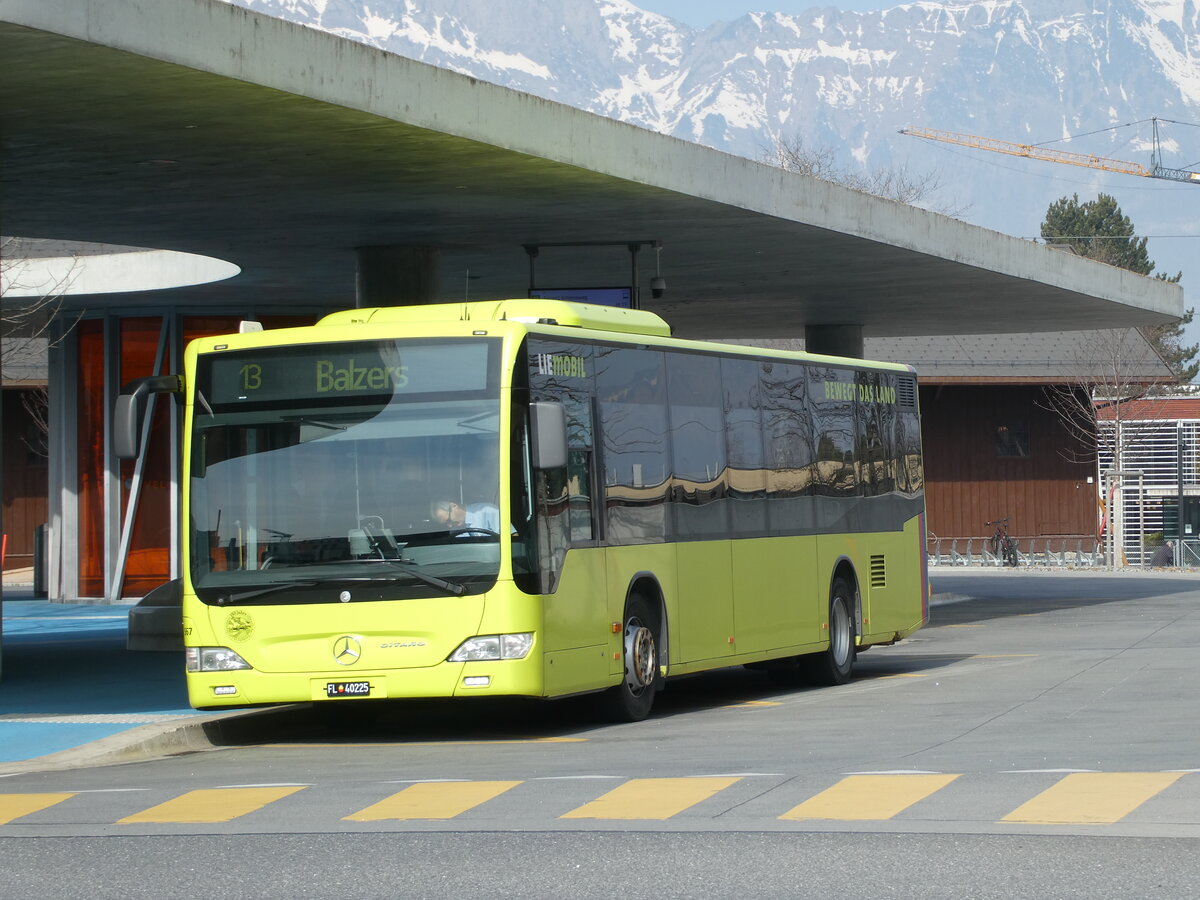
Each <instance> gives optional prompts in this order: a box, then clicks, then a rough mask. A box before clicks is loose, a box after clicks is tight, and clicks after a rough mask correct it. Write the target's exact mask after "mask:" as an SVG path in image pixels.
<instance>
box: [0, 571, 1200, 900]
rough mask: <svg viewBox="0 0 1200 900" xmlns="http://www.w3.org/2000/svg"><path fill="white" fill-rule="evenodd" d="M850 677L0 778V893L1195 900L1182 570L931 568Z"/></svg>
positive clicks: (420, 716) (1193, 726) (456, 708)
mask: <svg viewBox="0 0 1200 900" xmlns="http://www.w3.org/2000/svg"><path fill="white" fill-rule="evenodd" d="M935 576H936V577H935V587H936V589H937V590H938V591H939V592H945V593H948V594H950V595H952V596H954V597H956V598H963V599H962V602H955V603H951V604H948V605H943V606H938V607H937V608H936V609H935V610H934V619H933V622H932V623H931V626H930V627H929V628H928V629H926V630H924V631H922V632H920V633H918V634H917V635H916V636H914V638H913V639H910V640H909V641H906V642H904V643H902V644H899V645H897V646H895V647H891V648H878V649H874V650H871V651H869V652H867V653H864V654H862V655H861V657H860V659H859V665H858V667H857V670H856V671H857V677H856V678H855V680H854V681H853V682H852V683H851V684H849V685H846V686H843V687H837V688H821V689H815V688H813V689H808V688H797V689H781V688H778V687H775V686H773V685H771V684H770V683H769V682H768V681H767V680H766V679H765V678H764V677H763V676H762V675H761V674H758V673H754V672H749V671H745V670H741V669H736V670H724V671H721V672H717V673H712V674H710V675H705V676H698V677H695V678H690V679H687V680H683V681H679V682H674V683H672V684H671V685H670V687H669V688H668V690H667V691H665V692H664V693H663V694H662V695H661V698H660V699H661V702H660V703H659V706H658V708H657V712H656V714H655V715H654V716H653V717H652V718H651V719H650V720H648V721H646V722H643V723H638V724H634V725H622V726H601V725H597V724H596V723H595V722H594V720H593V718H592V716H591V710H590V707H589V704H588V702H587V699H586V698H579V699H575V700H570V701H563V702H557V703H552V704H523V703H508V704H498V705H486V704H474V703H472V704H466V703H426V704H412V703H409V704H395V705H388V706H386V707H383V708H378V707H376V708H373V709H374V710H375V712H377V713H378V715H377V716H375V717H374V718H373V720H371V721H367V720H363V719H358V718H356V716H355V715H354V714H353V711H351V710H347V711H346V713H347V714H346V715H344V716H337V717H335V718H334V719H332V720H328V719H326V718H324V717H318V716H316V715H315V714H313V713H310V712H308V711H300V712H298V713H297V714H296V715H293V716H291V717H284V718H280V719H278V720H275V721H274V723H273V724H272V726H271V730H270V731H269V732H268V733H264V729H262V728H259V729H257V730H256V731H247V732H246V733H245V734H243V735H241V737H240V738H239V737H237V736H236V735H235V734H234V732H230V736H231V738H232V739H233V740H234V743H232V744H231V745H229V746H225V747H222V748H219V749H214V750H212V751H209V752H203V753H192V754H188V755H182V756H177V757H172V758H168V759H162V760H156V761H150V762H142V763H136V764H129V765H122V766H108V767H100V768H89V769H76V770H71V771H56V772H41V773H30V774H15V775H12V776H9V777H7V778H3V779H0V869H2V871H3V873H4V874H3V878H0V897H8V896H30V895H31V894H34V893H35V892H36V894H37V895H39V896H64V897H65V896H81V897H82V896H88V897H100V896H114V897H115V896H123V897H143V896H181V897H182V896H193V895H195V894H197V893H213V892H220V893H224V894H230V895H233V896H247V897H249V896H262V897H274V896H293V897H309V896H333V895H341V894H344V895H348V896H353V897H387V896H406V897H407V896H414V897H415V896H422V897H443V896H445V897H449V896H464V895H465V896H535V897H550V896H562V895H565V894H570V895H574V896H580V897H592V896H595V897H600V896H605V897H608V896H627V897H649V896H655V897H663V896H672V897H675V896H678V897H691V896H754V897H757V896H767V895H773V896H779V895H783V896H812V897H826V896H830V897H832V896H837V897H956V898H969V897H1131V896H1137V897H1192V896H1198V895H1200V859H1197V855H1196V854H1195V852H1194V848H1195V846H1196V838H1197V837H1200V696H1198V693H1200V692H1198V691H1197V690H1196V685H1197V683H1198V682H1200V678H1197V676H1198V675H1200V619H1198V618H1197V616H1196V612H1195V611H1196V608H1197V606H1198V605H1200V579H1197V578H1194V577H1192V578H1189V577H1169V576H1162V575H1115V576H1114V575H1109V576H1105V575H1099V574H1097V575H1077V574H1073V575H1066V574H1055V575H1040V576H1039V575H1030V574H1025V573H1020V572H1016V573H1013V572H995V573H974V574H970V575H965V574H964V575H958V574H955V575H943V574H941V573H935Z"/></svg>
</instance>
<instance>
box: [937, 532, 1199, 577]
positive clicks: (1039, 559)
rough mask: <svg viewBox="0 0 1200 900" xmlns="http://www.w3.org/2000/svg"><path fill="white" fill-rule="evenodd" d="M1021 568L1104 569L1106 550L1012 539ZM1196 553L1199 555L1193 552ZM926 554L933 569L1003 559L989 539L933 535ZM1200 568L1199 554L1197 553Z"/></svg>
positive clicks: (1093, 544)
mask: <svg viewBox="0 0 1200 900" xmlns="http://www.w3.org/2000/svg"><path fill="white" fill-rule="evenodd" d="M1013 540H1014V542H1015V543H1016V545H1017V563H1018V566H1019V567H1020V566H1033V567H1041V568H1050V569H1068V568H1074V569H1081V568H1093V567H1099V566H1103V565H1104V549H1103V547H1101V545H1100V544H1099V543H1098V542H1097V541H1095V540H1090V539H1087V538H1076V539H1072V538H1013ZM1193 552H1194V553H1196V551H1193ZM926 553H927V554H928V557H929V565H930V566H931V567H953V566H985V567H987V566H991V567H995V568H1002V567H1003V566H1004V559H1003V558H1002V557H1000V556H999V555H997V554H995V553H993V552H992V550H991V540H990V539H989V538H981V537H972V538H940V537H938V536H937V535H935V534H930V535H929V539H928V544H927V548H926ZM1196 564H1200V553H1196Z"/></svg>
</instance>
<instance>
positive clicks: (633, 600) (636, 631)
mask: <svg viewBox="0 0 1200 900" xmlns="http://www.w3.org/2000/svg"><path fill="white" fill-rule="evenodd" d="M660 628H661V626H660V624H659V619H658V617H657V616H655V614H654V610H653V607H652V605H651V604H650V603H649V602H647V600H646V598H645V597H642V596H641V595H639V594H634V595H633V596H631V597H630V598H629V602H628V603H627V604H626V606H625V628H624V636H623V640H622V652H621V656H622V658H623V660H624V663H625V667H624V668H625V674H624V677H623V678H622V679H621V683H620V684H618V685H617V686H616V687H613V688H609V689H608V690H607V691H605V692H604V694H603V695H602V697H603V708H604V713H605V717H606V718H608V719H610V720H612V721H614V722H640V721H641V720H642V719H644V718H646V716H648V715H650V709H651V707H652V706H654V695H655V694H656V693H657V692H658V689H659V687H660V686H661V684H660V682H661V680H662V674H661V672H660V670H659V659H658V652H659V647H661V646H662V640H661V636H660V634H659V630H660Z"/></svg>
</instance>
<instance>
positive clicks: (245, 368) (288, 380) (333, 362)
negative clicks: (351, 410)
mask: <svg viewBox="0 0 1200 900" xmlns="http://www.w3.org/2000/svg"><path fill="white" fill-rule="evenodd" d="M496 345H497V342H496V341H494V340H488V339H477V340H471V341H463V340H437V341H430V340H426V341H421V340H411V341H408V340H397V341H359V342H354V343H340V344H313V345H306V346H302V347H286V348H267V349H262V350H253V351H242V352H237V351H230V352H228V353H219V354H209V355H206V356H204V357H202V358H201V366H200V379H199V380H200V390H201V392H202V393H203V394H204V397H205V400H206V401H207V402H208V403H209V404H210V405H211V406H212V407H213V408H218V407H219V408H224V409H229V408H231V407H242V406H250V405H255V406H257V405H259V404H280V403H287V404H294V403H303V404H306V405H308V404H312V405H326V404H336V403H341V402H355V401H358V400H360V399H379V398H387V397H389V396H392V395H400V394H403V395H410V394H438V393H448V392H453V393H459V394H461V393H472V392H484V391H490V390H491V388H492V387H493V385H494V382H495V380H496V378H497V367H496V365H494V364H493V362H492V356H493V350H494V348H495V347H496Z"/></svg>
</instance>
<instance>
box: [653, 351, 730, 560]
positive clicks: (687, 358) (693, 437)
mask: <svg viewBox="0 0 1200 900" xmlns="http://www.w3.org/2000/svg"><path fill="white" fill-rule="evenodd" d="M666 361H667V397H668V399H669V407H668V412H669V415H670V424H671V435H670V441H669V443H670V447H671V473H672V476H673V477H672V479H671V484H672V487H671V501H672V502H671V509H672V511H673V513H674V520H675V529H674V531H675V535H676V536H677V537H680V538H684V539H686V538H692V537H722V538H723V537H727V536H728V534H729V512H728V509H727V504H726V502H725V496H726V492H727V487H728V483H727V480H726V479H727V471H726V470H727V465H726V460H725V415H724V403H723V398H722V391H721V361H720V360H719V359H718V358H717V357H715V356H702V355H699V354H695V353H668V354H666Z"/></svg>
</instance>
